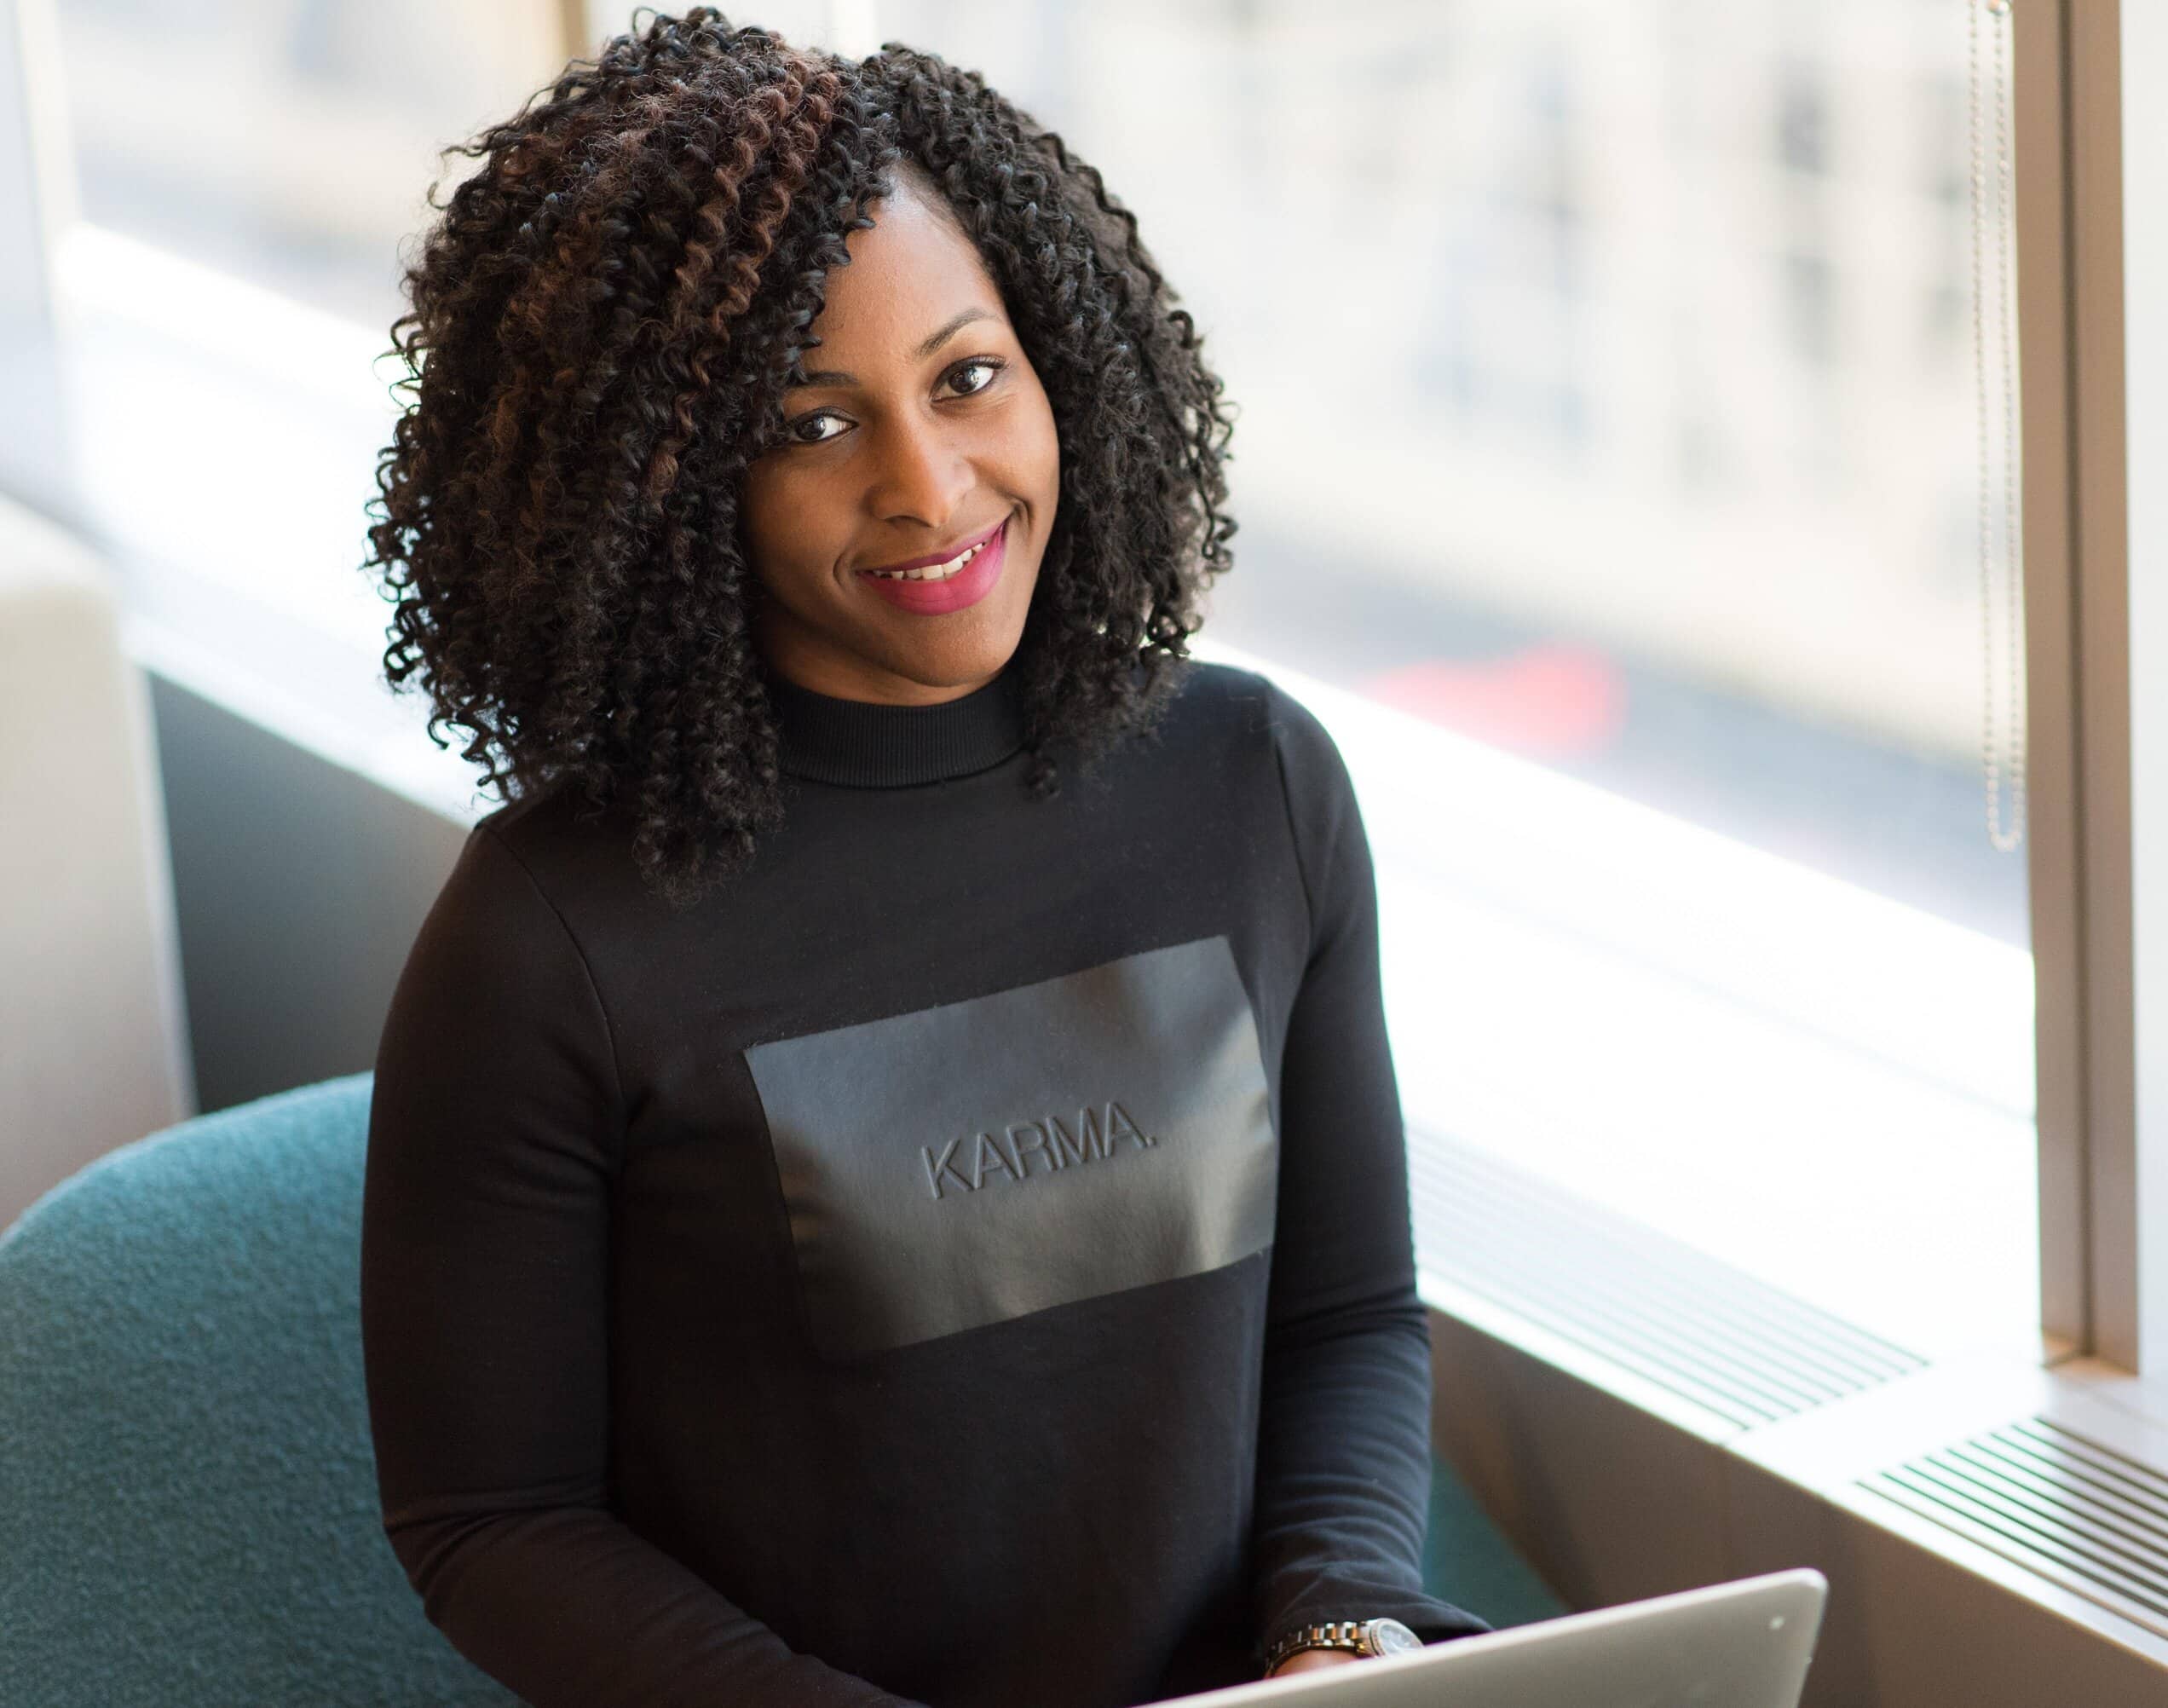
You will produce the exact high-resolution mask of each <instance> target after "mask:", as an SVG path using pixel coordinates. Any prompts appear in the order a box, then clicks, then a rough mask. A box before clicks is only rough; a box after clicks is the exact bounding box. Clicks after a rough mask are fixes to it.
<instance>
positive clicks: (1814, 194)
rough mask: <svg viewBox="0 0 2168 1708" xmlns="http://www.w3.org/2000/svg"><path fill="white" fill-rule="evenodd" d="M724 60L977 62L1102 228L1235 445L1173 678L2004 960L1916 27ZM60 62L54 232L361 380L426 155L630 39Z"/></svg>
mask: <svg viewBox="0 0 2168 1708" xmlns="http://www.w3.org/2000/svg"><path fill="white" fill-rule="evenodd" d="M732 15H733V17H734V18H735V19H736V20H738V21H742V22H759V23H766V24H769V25H770V26H773V27H776V28H778V29H781V30H782V31H783V32H785V33H786V34H787V35H790V36H792V37H793V38H798V39H804V40H813V41H819V42H822V43H827V44H832V45H835V46H837V47H839V48H840V49H842V50H844V51H846V52H862V51H865V50H866V49H868V48H870V47H871V46H874V45H875V44H877V43H879V42H880V41H884V40H890V39H901V40H904V41H908V42H910V43H914V44H918V45H923V46H927V47H931V48H932V49H936V50H937V51H940V52H943V53H944V54H946V55H948V56H949V57H950V58H952V59H954V60H955V61H959V62H960V63H964V64H967V65H972V66H977V67H978V68H981V69H983V71H984V72H986V73H987V75H988V76H989V79H990V80H991V81H992V82H993V83H994V84H995V85H996V86H997V87H1000V88H1001V89H1003V90H1004V91H1005V92H1006V93H1008V94H1010V95H1012V97H1013V98H1014V99H1016V100H1017V101H1019V102H1020V103H1021V104H1023V106H1025V107H1027V108H1029V110H1031V111H1032V112H1033V113H1035V114H1036V115H1037V116H1038V117H1040V118H1041V119H1042V120H1043V121H1044V122H1046V123H1047V124H1052V125H1053V126H1055V127H1057V128H1058V129H1059V130H1062V131H1063V132H1064V134H1065V135H1066V136H1068V137H1069V138H1070V140H1071V141H1072V142H1074V143H1075V146H1076V147H1078V148H1079V149H1080V150H1081V152H1082V153H1084V154H1085V155H1086V156H1087V158H1089V159H1093V161H1095V162H1096V163H1097V164H1100V165H1101V166H1102V167H1103V168H1104V170H1105V172H1106V175H1107V177H1108V180H1109V182H1110V184H1111V185H1112V187H1113V188H1115V190H1116V193H1118V194H1119V195H1120V196H1121V197H1122V198H1123V199H1125V200H1127V202H1128V203H1129V204H1130V205H1132V206H1133V207H1134V208H1135V209H1136V210H1137V211H1138V212H1139V216H1140V217H1141V219H1142V222H1143V229H1144V232H1145V237H1146V239H1147V241H1148V242H1149V243H1150V245H1152V247H1153V248H1154V249H1155V251H1156V252H1157V253H1158V255H1159V256H1160V257H1161V258H1162V262H1163V263H1164V264H1165V266H1166V268H1167V269H1168V273H1169V274H1170V276H1171V277H1172V278H1173V280H1175V281H1176V282H1177V283H1178V285H1179V286H1180V287H1181V289H1182V290H1183V291H1184V292H1185V296H1186V297H1187V298H1188V299H1189V301H1190V303H1191V305H1192V306H1193V308H1194V309H1195V310H1196V314H1197V316H1198V319H1199V320H1200V322H1201V324H1202V326H1203V327H1204V329H1205V331H1206V334H1207V338H1208V348H1209V349H1211V351H1212V352H1213V353H1214V359H1215V360H1216V361H1218V363H1219V364H1220V366H1221V368H1222V370H1223V372H1225V376H1226V378H1227V380H1228V383H1229V389H1230V391H1231V395H1233V396H1234V398H1235V399H1236V400H1237V403H1238V405H1239V406H1240V408H1241V411H1242V421H1241V425H1240V428H1239V429H1238V431H1237V440H1236V449H1237V462H1236V465H1235V470H1234V479H1235V482H1236V493H1235V499H1236V503H1235V513H1236V515H1237V517H1238V518H1239V519H1240V521H1241V522H1242V525H1243V531H1242V534H1241V538H1240V542H1239V546H1238V559H1237V562H1238V569H1237V573H1236V574H1234V575H1232V576H1231V577H1230V578H1229V579H1228V580H1227V581H1226V582H1225V583H1224V584H1223V586H1222V588H1221V590H1220V593H1219V595H1218V597H1217V599H1216V601H1215V607H1214V622H1213V626H1212V629H1211V631H1210V632H1214V633H1216V634H1219V635H1220V636H1222V637H1223V638H1227V639H1230V640H1232V641H1235V642H1237V643H1239V644H1242V645H1243V646H1245V647H1248V648H1249V649H1253V650H1255V651H1259V652H1261V653H1265V654H1266V655H1272V656H1276V657H1281V658H1283V659H1285V660H1286V661H1288V662H1289V663H1292V664H1294V665H1296V666H1300V667H1301V668H1304V669H1306V670H1309V671H1312V672H1315V673H1317V674H1319V675H1322V676H1324V677H1327V678H1330V679H1332V680H1335V681H1338V682H1342V683H1346V684H1352V685H1356V686H1359V687H1360V688H1362V689H1363V690H1364V691H1365V692H1367V693H1370V694H1372V695H1376V696H1377V697H1380V698H1382V699H1387V700H1389V701H1392V702H1393V703H1395V704H1398V705H1402V706H1404V707H1409V708H1410V709H1411V710H1415V711H1416V712H1419V713H1422V714H1423V715H1425V716H1427V717H1431V718H1435V719H1437V720H1439V721H1440V722H1442V723H1445V724H1450V725H1451V726H1452V727H1455V728H1457V729H1461V730H1466V731H1467V732H1469V733H1472V734H1474V735H1476V736H1479V737H1480V738H1482V739H1485V740H1486V741H1492V742H1495V743H1497V744H1499V745H1501V746H1503V747H1508V748H1510V749H1512V750H1514V751H1516V752H1519V753H1525V754H1527V755H1530V756H1532V757H1535V758H1537V759H1542V761H1544V762H1545V763H1548V764H1551V765H1557V766H1560V767H1562V768H1564V769H1566V770H1571V771H1573V772H1575V773H1576V774H1577V775H1580V776H1585V777H1588V778H1590V779H1592V780H1594V781H1596V782H1600V783H1602V784H1604V785H1606V787H1610V788H1615V789H1617V790H1619V791H1620V792H1623V793H1628V794H1630V795H1634V796H1635V797H1637V798H1640V799H1646V800H1648V801H1650V802H1651V803H1652V804H1653V805H1658V806H1661V807H1663V808H1664V809H1666V810H1668V811H1675V812H1678V813H1681V814H1682V815H1684V816H1689V817H1692V818H1693V819H1695V820H1697V821H1698V822H1704V823H1707V824H1710V825H1711V826H1712V827H1714V828H1719V829H1721V830H1723V831H1725V832H1727V834H1734V835H1737V836H1739V837H1741V838H1743V839H1744V840H1750V841H1753V842H1756V843H1757V844H1760V845H1766V846H1768V847H1771V848H1773V849H1774V850H1777V851H1780V852H1784V853H1785V854H1788V855H1790V856H1791V857H1796V858H1799V859H1802V860H1804V861H1807V862H1808V863H1813V864H1815V865H1818V866H1820V867H1822V868H1825V869H1828V870H1831V871H1833V872H1835V873H1836V874H1840V875H1842V876H1846V877H1848V878H1851V879H1853V880H1855V881H1858V882H1860V883H1863V884H1865V885H1867V886H1870V887H1873V888H1877V889H1879V890H1882V891H1883V892H1887V893H1890V894H1893V895H1896V896H1899V897H1903V898H1905V899H1906V900H1909V901H1911V902H1913V903H1917V904H1918V905H1921V906H1923V907H1927V908H1929V909H1934V910H1936V911H1939V912H1941V913H1943V914H1944V915H1946V916H1948V917H1951V918H1952V919H1956V920H1961V921H1963V922H1966V923H1969V924H1973V925H1975V926H1979V927H1981V928H1982V929H1985V930H1988V931H1990V932H1993V933H1995V934H1996V935H1998V936H2000V937H2003V938H2005V939H2006V940H2009V941H2013V942H2022V941H2024V939H2025V935H2026V924H2025V919H2024V899H2023V885H2022V874H2021V863H2019V862H2016V861H2013V860H2009V859H2008V858H2006V857H1999V856H1997V855H1995V854H1994V853H1993V852H1992V851H1991V850H1990V849H1989V848H1988V846H1987V843H1986V836H1985V834H1984V831H1983V830H1982V828H1981V806H1980V800H1979V793H1980V782H1979V763H1978V753H1979V741H1980V727H1981V694H1982V677H1983V671H1982V664H1981V646H1982V641H1981V613H1980V609H1979V597H1978V591H1977V580H1978V574H1977V565H1976V561H1975V549H1976V548H1975V537H1974V534H1973V523H1974V505H1975V481H1976V470H1975V461H1974V457H1975V449H1974V430H1975V424H1974V420H1973V416H1972V384H1973V368H1972V362H1971V346H1970V339H1969V279H1968V269H1969V249H1968V242H1969V236H1968V226H1967V197H1966V189H1967V184H1966V176H1965V174H1966V170H1967V149H1968V136H1967V130H1966V110H1965V103H1964V78H1965V63H1964V57H1963V55H1964V47H1965V41H1964V34H1963V28H1962V21H1963V20H1962V17H1961V15H1960V14H1959V11H1958V9H1956V8H1954V7H1951V6H1945V5H1940V4H1936V3H1934V0H1831V3H1826V4H1823V5H1819V6H1816V7H1813V8H1811V9H1806V8H1800V7H1796V6H1788V5H1783V4H1779V3H1776V0H1757V3H1753V4H1745V5H1742V4H1738V3H1736V0H1638V3H1635V4H1624V5H1622V4H1617V3H1606V0H1352V3H1342V4H1335V5H1332V6H1326V5H1323V4H1318V3H1315V0H1179V3H1166V0H1157V3H1143V0H1094V3H1093V4H1090V5H1083V4H1076V3H1072V0H856V3H840V4H838V3H817V0H816V3H805V0H796V3H787V4H781V5H777V6H771V7H769V8H767V9H765V10H759V9H756V10H752V11H747V12H744V13H733V14H732ZM630 21H631V14H630V13H629V12H627V13H626V14H625V16H623V17H620V16H618V15H617V14H616V13H615V12H614V10H612V9H609V8H607V7H593V8H591V9H589V10H588V11H587V12H586V13H585V14H582V12H581V9H580V7H579V5H578V4H576V3H575V4H573V5H569V6H568V5H565V4H562V3H543V0H526V3H511V0H486V3H485V0H460V3H444V0H432V3H430V4H428V5H423V4H419V3H416V0H392V3H375V4H372V5H368V6H362V5H360V4H358V3H353V0H223V3H220V4H216V5H205V6H201V7H193V8H190V9H186V10H185V11H184V12H182V13H177V14H176V13H174V12H172V11H171V9H164V8H153V7H151V6H148V5H147V4H143V3H141V0H65V3H64V4H63V5H62V7H61V23H62V33H63V46H64V49H65V63H66V70H67V79H66V81H67V88H66V101H67V104H68V107H69V110H70V113H71V130H72V136H73V139H74V147H75V149H76V151H77V155H78V162H77V164H78V171H79V175H80V182H81V185H82V191H81V194H82V212H83V215H84V218H85V219H86V220H87V221H89V222H91V223H92V224H94V225H95V226H97V227H100V228H105V229H108V230H111V231H113V232H118V233H120V234H125V235H127V236H129V237H132V238H135V239H141V241H142V242H143V243H145V244H147V245H153V246H155V247H156V248H158V249H159V250H161V251H169V252H172V253H176V254H179V255H182V256H185V257H189V258H191V259H193V260H194V261H197V262H199V263H203V264H204V265H205V266H206V267H208V268H214V269H218V270H220V271H222V272H226V273H229V274H238V275H239V276H241V277H244V278H246V279H248V280H252V281H254V282H256V283H258V284H261V285H262V286H267V287H268V288H269V289H270V290H271V291H275V292H278V293H280V294H282V295H284V296H286V297H291V298H292V299H294V300H296V301H298V302H301V303H307V304H308V305H311V306H312V307H314V308H318V309H324V310H326V311H329V313H331V314H334V315H337V316H338V317H340V318H341V319H343V320H347V321H349V322H351V323H353V325H354V326H355V327H356V328H358V329H366V331H367V332H370V333H371V334H377V333H380V332H382V331H383V329H384V328H387V327H388V326H389V323H390V320H391V319H392V317H393V316H394V315H395V314H397V313H398V312H399V310H400V308H401V301H400V297H399V294H398V254H399V251H400V246H401V243H402V241H404V242H407V243H411V242H412V240H413V239H414V237H415V235H416V234H418V232H419V231H420V229H421V228H423V227H424V224H425V223H426V222H427V220H428V218H429V216H430V211H429V209H428V208H427V207H426V205H424V201H423V199H422V198H423V191H424V188H425V187H426V186H427V185H428V184H429V183H430V182H431V180H432V179H433V178H435V176H437V174H438V172H439V171H440V170H443V171H444V172H445V174H446V178H445V182H444V185H443V187H442V188H441V190H440V199H441V197H442V195H443V194H446V193H448V191H449V188H450V187H451V184H452V183H453V182H456V180H457V178H458V176H461V175H463V174H464V172H465V171H467V170H471V162H470V161H469V160H467V159H465V158H464V157H462V156H458V155H452V156H449V157H446V158H445V159H443V160H442V161H441V162H440V159H439V157H438V154H437V151H438V150H439V149H440V148H441V147H445V146H446V145H447V144H450V143H453V142H457V141H461V140H464V139H465V138H467V137H469V136H473V135H475V134H476V133H478V132H479V131H480V130H481V128H482V127H483V126H484V125H486V124H488V123H490V122H493V121H494V120H496V119H499V118H504V117H506V116H509V115H510V113H512V112H513V111H515V110H516V107H518V105H519V103H520V102H521V101H522V100H524V99H525V98H526V97H527V96H528V95H529V94H530V93H531V92H533V90H535V89H538V88H540V87H542V86H543V85H545V84H546V83H547V82H548V80H549V79H550V78H552V77H553V76H554V75H555V74H556V72H557V71H558V69H559V68H560V67H561V66H562V63H563V61H564V60H565V58H566V57H567V55H568V53H569V52H572V51H574V50H575V44H576V50H577V51H580V52H591V51H592V48H593V45H594V44H595V43H597V42H599V40H600V39H601V38H602V37H603V35H604V34H605V33H607V32H609V31H610V30H612V29H622V28H625V27H626V26H627V25H628V24H629V23H630ZM582 32H584V33H582ZM232 333H233V335H234V336H235V337H244V338H245V337H246V336H247V329H246V328H245V327H235V328H233V329H232ZM117 383H125V382H124V380H121V381H118V382H117ZM90 407H92V409H93V410H94V412H95V408H96V406H95V404H93V405H91V406H90ZM383 426H384V421H383V417H382V415H381V413H380V412H377V413H365V414H364V415H363V416H362V417H360V418H357V419H356V420H355V423H354V425H353V430H351V431H349V432H348V433H346V434H345V435H343V436H342V437H341V438H339V440H338V447H339V448H338V451H337V455H336V457H335V458H334V459H333V460H332V462H330V463H328V464H327V463H326V462H324V461H321V460H320V461H319V462H318V463H317V465H315V466H316V470H317V476H316V477H315V478H310V479H306V480H304V482H303V486H304V488H306V490H308V492H309V493H310V494H311V505H310V511H309V516H310V517H311V518H314V519H315V520H311V521H307V522H304V521H303V519H301V518H298V517H297V527H299V528H303V532H304V534H305V535H306V536H308V537H310V538H312V539H313V540H316V541H320V546H321V550H320V555H317V556H313V557H309V558H308V560H307V561H306V562H305V563H303V562H299V561H293V560H288V561H287V563H286V566H285V568H283V569H282V571H281V572H280V573H281V575H282V576H283V577H294V576H301V575H310V576H316V577H320V578H321V580H322V583H323V585H322V586H321V587H320V588H319V589H316V590H314V591H297V590H296V589H294V588H293V587H292V586H291V585H289V586H286V587H285V589H284V590H283V591H282V595H281V596H282V597H285V598H286V599H287V600H288V601H289V602H290V603H297V604H298V605H301V606H305V607H309V608H312V609H313V608H314V607H315V606H316V605H319V604H324V603H328V604H329V605H330V606H332V607H333V608H335V609H332V610H330V611H329V612H327V614H326V620H327V621H328V622H329V623H330V624H331V625H332V626H334V627H337V626H345V627H347V628H348V629H349V630H351V629H352V628H354V626H355V625H356V624H358V623H360V622H363V621H365V620H368V619H369V617H370V616H371V615H372V613H371V612H370V609H369V608H368V607H367V606H366V604H364V603H361V602H360V601H358V600H357V599H356V597H355V593H354V590H353V589H352V588H351V587H349V586H345V585H343V580H342V578H344V577H348V575H349V567H350V564H351V563H352V562H353V561H355V560H356V559H358V557H359V553H360V527H361V519H360V504H361V502H362V500H363V499H365V498H366V495H367V479H366V474H367V468H368V466H369V465H368V464H367V462H366V460H365V454H366V448H367V446H368V444H369V442H370V441H372V440H376V441H378V442H380V441H381V435H382V432H383ZM287 437H289V438H290V437H291V436H287ZM331 468H336V470H337V475H336V481H337V482H343V487H341V488H338V489H340V490H343V491H344V492H346V493H348V494H349V501H348V502H346V503H345V504H343V505H339V506H337V508H336V509H334V510H332V511H330V512H329V514H330V516H331V518H332V522H331V526H330V528H328V529H327V528H324V527H323V526H322V525H321V520H320V519H321V518H323V517H324V516H326V504H327V503H328V502H329V501H330V499H331V498H332V490H333V488H332V487H331V486H327V485H326V482H325V481H324V479H323V478H322V476H323V473H324V471H325V470H327V469H331ZM151 525H152V526H153V527H155V526H156V523H155V522H153V523H152V524H151ZM162 537H164V538H166V539H167V540H169V541H170V534H162ZM340 541H343V547H344V553H343V559H342V558H341V557H335V556H333V555H332V554H333V551H335V550H336V549H337V546H338V542H340ZM218 573H220V574H232V573H233V571H232V566H231V564H230V563H224V564H222V566H221V568H220V569H219V571H218ZM334 584H339V585H338V586H337V591H336V592H334V591H332V589H333V585H334Z"/></svg>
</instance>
